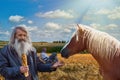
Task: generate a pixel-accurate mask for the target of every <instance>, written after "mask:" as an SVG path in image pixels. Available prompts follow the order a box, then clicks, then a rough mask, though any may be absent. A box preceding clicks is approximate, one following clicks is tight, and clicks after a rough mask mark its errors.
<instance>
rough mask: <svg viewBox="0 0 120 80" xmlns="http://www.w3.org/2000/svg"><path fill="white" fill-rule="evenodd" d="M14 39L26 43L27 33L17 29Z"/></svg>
mask: <svg viewBox="0 0 120 80" xmlns="http://www.w3.org/2000/svg"><path fill="white" fill-rule="evenodd" d="M15 38H16V39H18V40H19V41H26V39H27V33H26V32H24V31H22V30H20V29H17V31H16V35H15Z"/></svg>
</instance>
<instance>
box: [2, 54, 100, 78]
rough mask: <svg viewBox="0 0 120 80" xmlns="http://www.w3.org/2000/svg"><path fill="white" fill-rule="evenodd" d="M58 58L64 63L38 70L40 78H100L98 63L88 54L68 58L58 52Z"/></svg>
mask: <svg viewBox="0 0 120 80" xmlns="http://www.w3.org/2000/svg"><path fill="white" fill-rule="evenodd" d="M38 55H39V54H38ZM58 58H59V60H62V61H64V62H65V65H64V66H62V67H60V68H58V69H57V70H56V71H55V72H51V73H48V72H39V74H38V75H39V78H40V80H102V77H101V75H100V74H99V68H98V64H97V62H96V61H95V59H94V58H93V57H92V56H91V55H90V54H77V55H74V56H71V57H70V58H69V59H63V58H61V56H60V54H58ZM0 80H3V79H0Z"/></svg>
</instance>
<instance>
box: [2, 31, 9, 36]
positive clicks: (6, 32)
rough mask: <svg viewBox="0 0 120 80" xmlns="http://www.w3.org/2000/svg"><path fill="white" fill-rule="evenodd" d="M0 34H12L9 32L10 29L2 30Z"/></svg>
mask: <svg viewBox="0 0 120 80" xmlns="http://www.w3.org/2000/svg"><path fill="white" fill-rule="evenodd" d="M0 34H2V35H9V34H10V32H9V31H5V32H3V31H0Z"/></svg>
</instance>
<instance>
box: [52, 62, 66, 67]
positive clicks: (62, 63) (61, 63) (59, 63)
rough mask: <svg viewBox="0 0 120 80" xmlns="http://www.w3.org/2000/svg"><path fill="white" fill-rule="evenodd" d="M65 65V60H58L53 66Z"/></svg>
mask: <svg viewBox="0 0 120 80" xmlns="http://www.w3.org/2000/svg"><path fill="white" fill-rule="evenodd" d="M63 65H64V62H63V61H58V62H56V63H54V64H53V65H52V68H57V67H61V66H63Z"/></svg>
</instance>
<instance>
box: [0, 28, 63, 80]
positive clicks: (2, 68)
mask: <svg viewBox="0 0 120 80" xmlns="http://www.w3.org/2000/svg"><path fill="white" fill-rule="evenodd" d="M23 53H24V54H26V55H27V63H28V66H23V65H22V54H23ZM60 66H63V63H61V62H59V61H58V62H56V63H54V64H50V63H49V64H43V63H42V62H41V61H40V60H39V58H38V56H37V53H36V49H35V48H34V47H33V46H32V43H31V40H30V37H29V34H28V31H27V30H26V28H24V27H22V26H18V27H15V29H13V32H12V35H11V38H10V41H9V44H8V45H6V46H5V47H4V48H3V49H1V51H0V74H1V75H2V76H4V77H5V80H39V79H38V71H40V72H51V71H55V70H56V68H57V67H60ZM26 72H28V74H29V75H28V76H27V77H25V76H24V73H26Z"/></svg>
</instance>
